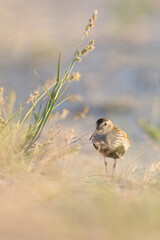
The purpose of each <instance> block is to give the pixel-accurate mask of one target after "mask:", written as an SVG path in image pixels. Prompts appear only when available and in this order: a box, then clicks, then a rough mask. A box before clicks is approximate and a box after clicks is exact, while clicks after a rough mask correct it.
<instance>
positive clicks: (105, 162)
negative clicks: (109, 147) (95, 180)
mask: <svg viewBox="0 0 160 240" xmlns="http://www.w3.org/2000/svg"><path fill="white" fill-rule="evenodd" d="M104 164H105V169H106V176H107V160H106V158H104Z"/></svg>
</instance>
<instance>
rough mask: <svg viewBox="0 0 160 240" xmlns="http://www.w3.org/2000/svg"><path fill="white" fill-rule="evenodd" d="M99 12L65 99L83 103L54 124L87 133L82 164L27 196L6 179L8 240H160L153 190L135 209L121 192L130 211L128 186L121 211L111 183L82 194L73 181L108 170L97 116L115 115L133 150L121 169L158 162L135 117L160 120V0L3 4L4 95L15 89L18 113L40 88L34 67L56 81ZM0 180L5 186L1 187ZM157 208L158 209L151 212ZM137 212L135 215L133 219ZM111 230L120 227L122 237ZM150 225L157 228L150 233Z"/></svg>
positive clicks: (4, 232) (71, 105) (0, 77)
mask: <svg viewBox="0 0 160 240" xmlns="http://www.w3.org/2000/svg"><path fill="white" fill-rule="evenodd" d="M95 9H97V10H98V15H99V16H98V19H97V20H96V22H95V27H94V28H93V29H92V30H91V31H90V32H89V36H88V37H87V38H86V40H85V43H84V46H85V44H87V43H88V42H89V41H90V39H94V41H95V46H96V48H95V50H94V51H92V52H91V53H89V54H88V55H87V56H85V57H84V58H83V60H82V62H80V63H77V65H76V66H75V69H74V71H75V72H76V71H79V72H80V74H81V78H80V81H79V82H73V84H72V85H71V86H70V88H69V90H68V92H67V95H72V94H78V98H77V101H76V100H75V101H73V102H67V103H65V104H64V105H63V106H61V107H60V108H59V109H57V110H59V111H60V112H62V110H63V108H66V109H68V111H69V114H68V116H67V118H65V119H64V120H63V119H60V118H57V119H56V115H55V117H54V118H53V124H54V127H55V128H56V127H58V126H59V125H60V126H61V128H62V129H63V131H64V132H65V131H70V132H71V134H73V136H74V135H75V136H76V137H77V138H80V137H81V136H83V135H85V134H87V133H89V134H88V135H86V137H85V141H84V142H83V144H82V147H81V152H80V155H77V159H76V162H75V161H71V162H69V164H68V166H67V167H66V169H68V172H67V174H68V179H70V175H73V180H72V181H71V184H68V185H67V184H66V186H65V183H66V180H65V181H62V179H61V181H60V182H59V181H57V182H56V181H55V182H53V180H52V179H51V180H50V178H49V177H48V176H46V179H43V178H42V179H41V181H40V183H41V184H40V185H41V186H39V185H38V182H37V181H35V182H32V184H31V185H32V188H30V187H29V190H28V185H27V184H28V183H27V184H26V185H27V186H25V185H21V184H19V182H18V181H17V182H16V187H15V185H14V184H13V185H12V181H11V183H10V182H9V185H10V188H7V187H5V190H6V191H3V193H2V192H1V193H2V195H1V196H2V199H1V204H0V206H1V209H0V211H1V216H3V218H1V220H0V222H1V226H2V227H1V236H2V237H3V239H16V240H17V239H34V240H35V239H53V236H55V234H57V235H56V236H57V238H56V239H65V240H66V239H84V236H85V237H86V239H89V238H90V239H100V238H101V239H106V233H107V234H108V235H107V236H110V237H111V238H110V239H125V237H126V234H130V235H131V236H132V237H133V239H153V238H154V237H155V238H154V239H159V233H158V232H159V219H158V217H159V216H158V212H159V211H158V210H157V207H158V206H159V202H158V199H159V198H154V197H153V199H151V200H152V201H150V198H151V197H152V194H150V192H149V193H148V195H147V193H146V195H144V196H143V197H144V199H145V200H146V199H147V200H146V201H147V202H146V205H145V204H140V205H141V206H140V205H136V204H137V199H136V200H135V202H134V198H133V199H132V196H133V195H132V194H133V193H131V192H129V193H128V192H127V193H126V192H125V193H124V195H125V196H127V197H126V199H127V200H126V199H125V201H126V202H127V203H128V202H129V207H128V208H127V207H126V208H125V206H126V205H125V204H124V203H123V191H122V190H123V189H122V187H120V190H119V189H118V192H121V191H122V198H121V201H120V202H118V204H117V205H116V202H117V199H118V198H117V195H114V196H112V194H113V193H112V191H110V190H108V191H106V185H104V186H103V185H96V184H97V183H96V184H95V183H94V184H95V188H96V191H95V188H94V184H91V185H90V187H89V182H88V185H87V184H86V182H84V188H83V187H82V188H81V189H80V188H79V189H78V187H77V185H78V184H77V182H76V184H77V185H76V184H72V182H75V179H76V177H77V175H78V171H79V172H80V171H81V173H82V172H83V175H84V176H85V179H88V181H90V179H89V177H88V176H89V175H88V172H90V174H92V175H94V174H95V175H96V174H97V175H98V174H99V175H103V174H104V163H103V159H102V158H101V157H100V156H99V155H98V154H96V151H95V149H94V148H93V146H92V144H91V143H89V141H88V139H89V137H90V135H91V133H92V131H93V130H94V128H95V122H96V120H97V119H98V118H100V117H107V118H109V119H111V120H112V121H113V122H114V123H115V124H116V125H118V126H119V127H120V128H122V129H123V130H125V131H126V132H127V134H128V136H129V138H130V141H131V148H130V149H129V150H128V152H127V153H126V155H125V156H124V166H125V168H127V167H128V166H130V165H131V164H133V166H134V165H136V166H138V167H137V174H138V175H139V176H140V175H141V174H142V172H143V171H145V170H146V169H147V168H150V166H151V163H153V162H154V161H158V160H159V150H157V146H156V143H155V144H153V142H152V141H151V140H150V139H149V138H147V137H146V135H145V132H144V131H143V130H142V128H141V126H140V124H139V121H140V119H142V118H144V119H146V120H147V121H149V122H150V121H152V122H153V123H155V124H156V125H158V124H159V106H160V100H159V93H160V81H159V79H160V27H159V26H160V1H158V0H152V1H150V0H132V1H130V0H115V1H114V0H81V1H75V0H67V1H64V0H5V1H4V0H2V1H0V56H1V57H0V86H3V87H4V89H5V95H6V96H9V95H10V93H11V91H13V90H14V91H15V92H16V103H15V109H16V108H17V107H19V104H20V103H23V102H24V101H25V100H26V99H27V98H28V96H29V94H30V92H34V90H36V89H37V87H38V86H39V88H40V89H42V86H41V84H40V82H39V80H38V79H37V77H36V76H35V74H34V72H33V69H32V65H33V66H34V67H35V68H36V70H37V72H38V73H39V75H40V77H41V79H43V81H44V82H47V81H48V80H51V81H52V80H53V79H54V78H55V76H56V69H57V61H58V55H59V52H61V56H62V59H61V75H62V74H63V73H64V71H65V70H66V68H67V66H68V65H69V63H70V60H71V58H72V55H73V53H74V51H75V49H76V46H77V44H78V42H79V40H80V39H81V36H82V33H83V32H84V29H85V27H86V25H87V23H88V20H89V18H90V16H92V14H93V11H94V10H95ZM84 109H85V110H86V116H85V118H83V117H82V118H81V117H76V118H75V114H77V113H78V112H83V110H84ZM87 109H88V110H89V112H88V113H87V111H88V110H87ZM84 112H85V111H84ZM53 114H55V112H54V113H53ZM76 116H78V115H76ZM81 116H83V114H81ZM63 131H62V132H63ZM75 132H76V133H75ZM57 147H59V146H57ZM74 158H75V156H74ZM72 160H73V159H72ZM84 163H85V164H84ZM110 163H111V161H110ZM66 165H67V164H66ZM109 165H110V164H109ZM60 166H61V165H60ZM117 167H118V169H117V174H118V172H119V171H122V169H121V164H118V166H117ZM109 168H111V165H110V166H109ZM75 169H76V170H75ZM74 170H75V171H74ZM87 171H88V172H87ZM86 172H87V174H86ZM51 174H52V173H51ZM52 175H53V174H52ZM78 176H79V175H78ZM53 177H54V178H55V179H56V177H55V176H53ZM7 181H8V180H7ZM15 181H16V180H15ZM29 181H31V180H28V182H29ZM47 181H48V182H47ZM83 181H84V178H83ZM0 184H1V185H3V184H4V181H0ZM7 186H8V185H7ZM12 186H13V187H12ZM64 186H65V187H66V188H65V187H64ZM78 186H80V184H79V185H78ZM97 186H100V188H98V187H97ZM129 188H130V187H129ZM3 189H4V188H3ZM97 189H98V190H97ZM68 192H70V193H68ZM154 193H155V192H154ZM3 194H4V195H3ZM127 194H128V195H127ZM88 196H89V197H88ZM110 196H112V197H113V198H112V197H110ZM118 196H119V195H118ZM139 199H140V198H139ZM156 199H157V202H156ZM53 200H54V201H53ZM113 200H114V201H113ZM128 200H129V201H128ZM132 200H133V205H132ZM150 202H151V204H150ZM152 202H153V203H155V205H154V204H153V206H155V208H154V212H153V211H152V207H151V205H152ZM53 203H54V204H53ZM64 203H65V204H64ZM130 203H131V204H130ZM142 205H143V207H144V208H142ZM114 206H116V207H114ZM127 206H128V205H127ZM133 206H134V208H133ZM145 206H146V208H145ZM90 207H91V208H90ZM148 207H149V210H148ZM120 209H122V212H121V211H120ZM137 209H138V212H139V215H136V214H137ZM141 209H142V212H141ZM123 210H124V211H123ZM117 212H118V213H119V215H118V217H117ZM104 213H105V214H104ZM153 213H154V214H153ZM107 214H108V215H107ZM147 214H148V215H147ZM112 215H113V216H115V218H112V217H111V216H112ZM147 217H148V218H147ZM108 219H111V220H108ZM116 219H117V222H116V221H115V220H116ZM121 219H123V220H124V223H125V226H123V220H122V221H121ZM128 219H130V220H131V221H129V220H128ZM150 219H151V222H150ZM8 220H11V221H8ZM132 220H133V221H132ZM140 220H142V221H140ZM106 221H108V229H109V230H108V229H107V232H106V225H105V222H106ZM145 221H146V222H145ZM132 223H133V225H134V228H135V229H134V228H132ZM142 223H143V224H144V225H143V224H142ZM146 223H147V224H146ZM154 223H155V224H154ZM126 224H128V225H126ZM22 225H23V227H22V228H19V226H22ZM53 226H54V227H53ZM94 226H95V228H94ZM110 226H111V227H110ZM114 226H116V227H118V226H119V228H118V232H116V231H115V228H114ZM126 226H127V227H126ZM148 226H151V227H152V229H153V230H155V232H154V233H153V234H152V232H150V231H149V228H148ZM93 228H94V229H93ZM147 229H148V231H147ZM73 230H74V231H73ZM141 230H142V232H141ZM119 233H121V235H119ZM66 234H67V235H66ZM132 234H133V235H132ZM148 234H149V235H148ZM154 234H155V235H154ZM75 236H76V238H75ZM112 236H113V237H112ZM114 236H115V238H114ZM143 236H146V238H143ZM148 236H149V237H148ZM72 237H73V238H72ZM120 237H121V238H120ZM136 237H139V238H136ZM147 237H148V238H147Z"/></svg>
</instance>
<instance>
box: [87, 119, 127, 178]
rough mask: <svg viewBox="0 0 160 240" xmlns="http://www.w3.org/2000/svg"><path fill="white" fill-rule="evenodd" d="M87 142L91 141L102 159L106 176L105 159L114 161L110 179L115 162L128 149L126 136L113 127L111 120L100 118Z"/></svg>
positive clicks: (113, 171)
mask: <svg viewBox="0 0 160 240" xmlns="http://www.w3.org/2000/svg"><path fill="white" fill-rule="evenodd" d="M89 140H92V143H93V146H94V147H95V148H96V150H97V151H98V152H99V153H100V154H101V155H102V156H103V157H104V163H105V169H106V175H107V160H106V158H113V159H114V164H113V170H112V177H114V173H115V168H116V160H117V159H121V157H122V156H123V155H124V154H125V152H126V151H127V150H128V148H129V147H130V142H129V138H128V136H127V134H126V133H125V132H124V131H122V130H121V129H120V128H119V127H117V126H116V125H114V124H113V123H112V121H111V120H109V119H107V118H100V119H98V120H97V121H96V129H95V131H94V132H93V134H92V135H91V137H90V139H89Z"/></svg>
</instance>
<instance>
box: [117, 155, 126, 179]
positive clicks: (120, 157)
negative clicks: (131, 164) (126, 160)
mask: <svg viewBox="0 0 160 240" xmlns="http://www.w3.org/2000/svg"><path fill="white" fill-rule="evenodd" d="M117 155H118V156H119V159H120V160H121V163H122V169H123V177H124V174H125V169H124V165H123V159H122V156H121V155H120V154H118V153H117Z"/></svg>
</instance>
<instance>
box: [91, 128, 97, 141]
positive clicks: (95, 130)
mask: <svg viewBox="0 0 160 240" xmlns="http://www.w3.org/2000/svg"><path fill="white" fill-rule="evenodd" d="M97 132H98V128H97V129H96V130H95V131H94V132H93V134H92V135H91V137H90V139H89V141H90V140H91V139H92V138H93V137H94V135H95V134H96V133H97Z"/></svg>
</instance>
